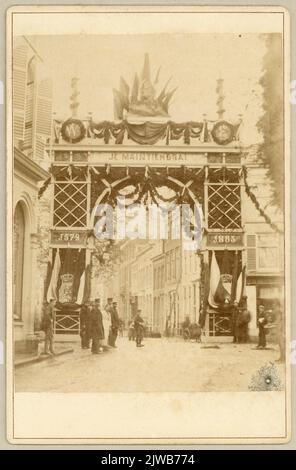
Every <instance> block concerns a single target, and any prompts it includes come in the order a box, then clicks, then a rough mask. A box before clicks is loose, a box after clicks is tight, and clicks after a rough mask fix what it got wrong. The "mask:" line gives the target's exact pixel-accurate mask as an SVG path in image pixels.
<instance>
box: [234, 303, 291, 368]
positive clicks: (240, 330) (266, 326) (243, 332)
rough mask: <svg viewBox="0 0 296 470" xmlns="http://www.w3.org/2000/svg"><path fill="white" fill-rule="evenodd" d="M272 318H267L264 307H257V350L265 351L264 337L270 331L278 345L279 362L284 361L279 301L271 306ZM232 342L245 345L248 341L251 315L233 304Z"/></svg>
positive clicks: (282, 321) (281, 315)
mask: <svg viewBox="0 0 296 470" xmlns="http://www.w3.org/2000/svg"><path fill="white" fill-rule="evenodd" d="M272 311H273V318H269V316H268V312H267V311H266V310H265V307H264V305H259V308H258V314H257V328H258V343H257V346H256V348H257V349H265V348H266V345H267V341H266V335H268V334H269V333H270V332H271V331H273V332H274V333H275V334H274V340H275V341H276V343H277V344H278V347H279V352H280V357H279V361H280V362H281V361H283V360H284V359H285V331H284V320H283V313H282V309H281V304H280V301H279V300H278V301H275V302H274V305H273V310H272ZM232 321H233V342H234V343H247V342H248V341H249V323H250V321H251V314H250V312H249V311H248V309H247V308H246V307H244V306H243V307H239V306H238V304H237V303H234V307H233V318H232Z"/></svg>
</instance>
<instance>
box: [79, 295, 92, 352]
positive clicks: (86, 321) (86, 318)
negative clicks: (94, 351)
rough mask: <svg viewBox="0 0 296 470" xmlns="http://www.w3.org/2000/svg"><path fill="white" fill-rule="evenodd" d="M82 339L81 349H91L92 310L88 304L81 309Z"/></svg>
mask: <svg viewBox="0 0 296 470" xmlns="http://www.w3.org/2000/svg"><path fill="white" fill-rule="evenodd" d="M80 337H81V348H82V349H89V347H90V310H89V307H88V305H87V304H82V305H81V308H80Z"/></svg>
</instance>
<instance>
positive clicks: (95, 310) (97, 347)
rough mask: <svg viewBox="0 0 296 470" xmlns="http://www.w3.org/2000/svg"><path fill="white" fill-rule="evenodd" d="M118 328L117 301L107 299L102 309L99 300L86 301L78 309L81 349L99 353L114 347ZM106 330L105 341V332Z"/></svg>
mask: <svg viewBox="0 0 296 470" xmlns="http://www.w3.org/2000/svg"><path fill="white" fill-rule="evenodd" d="M119 328H120V318H119V315H118V309H117V302H115V301H113V299H112V298H108V299H107V304H106V305H105V307H104V309H103V311H102V309H101V300H100V299H99V298H96V299H95V301H94V302H87V303H85V304H83V305H82V306H81V309H80V336H81V347H82V349H89V348H90V347H91V352H92V353H93V354H100V353H102V352H103V351H104V350H106V349H109V348H111V347H112V348H116V344H115V343H116V339H117V336H118V330H119ZM107 332H108V340H107V343H106V339H105V338H106V337H105V334H107Z"/></svg>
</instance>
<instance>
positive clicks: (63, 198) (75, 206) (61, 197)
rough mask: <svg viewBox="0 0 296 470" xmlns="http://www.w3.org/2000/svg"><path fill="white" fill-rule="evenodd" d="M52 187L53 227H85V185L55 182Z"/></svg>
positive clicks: (82, 183) (81, 183)
mask: <svg viewBox="0 0 296 470" xmlns="http://www.w3.org/2000/svg"><path fill="white" fill-rule="evenodd" d="M54 187H55V190H54V210H53V224H54V226H55V227H86V225H87V183H86V182H75V181H72V182H56V183H55V185H54Z"/></svg>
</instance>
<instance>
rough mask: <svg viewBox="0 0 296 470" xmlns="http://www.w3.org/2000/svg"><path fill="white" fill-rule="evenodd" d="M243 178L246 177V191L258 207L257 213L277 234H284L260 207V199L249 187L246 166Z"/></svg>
mask: <svg viewBox="0 0 296 470" xmlns="http://www.w3.org/2000/svg"><path fill="white" fill-rule="evenodd" d="M242 171H243V177H244V183H245V189H246V193H247V195H248V196H249V198H250V199H251V201H252V203H253V204H254V206H255V207H256V209H257V211H258V212H259V214H260V215H261V217H263V218H264V220H265V222H266V223H267V224H268V225H269V226H270V227H271V228H272V229H273V230H274V231H275V232H277V233H283V232H282V231H281V230H280V229H279V228H278V227H277V225H275V224H274V223H273V222H272V221H271V218H270V217H269V216H268V215H267V214H266V213H265V211H264V210H263V209H262V207H261V206H260V204H259V202H258V199H257V198H256V196H255V194H254V193H253V192H252V190H251V188H250V186H249V183H248V180H247V174H248V173H247V168H246V167H245V166H243V170H242Z"/></svg>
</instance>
